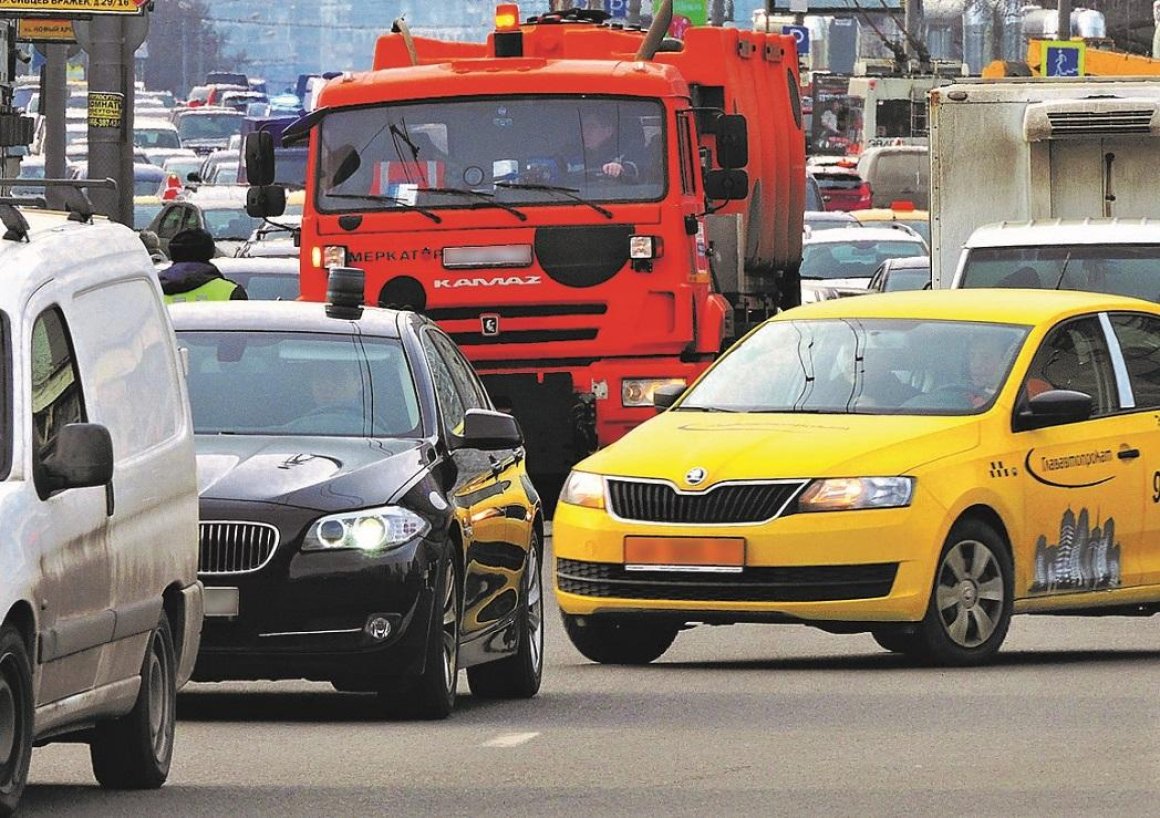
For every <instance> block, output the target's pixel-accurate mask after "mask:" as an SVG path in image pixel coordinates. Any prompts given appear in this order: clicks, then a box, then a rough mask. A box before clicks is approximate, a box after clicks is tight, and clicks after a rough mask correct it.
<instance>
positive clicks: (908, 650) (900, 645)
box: [870, 628, 920, 656]
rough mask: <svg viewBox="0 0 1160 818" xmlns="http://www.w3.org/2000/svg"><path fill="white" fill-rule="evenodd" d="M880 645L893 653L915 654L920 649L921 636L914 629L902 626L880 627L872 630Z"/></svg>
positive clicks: (872, 634) (871, 632)
mask: <svg viewBox="0 0 1160 818" xmlns="http://www.w3.org/2000/svg"><path fill="white" fill-rule="evenodd" d="M870 635H871V636H873V637H874V641H875V642H877V643H878V645H879V647H881V648H883V649H884V650H888V651H890V652H891V653H901V654H902V655H903V656H914V655H915V654H916V653H918V652H919V650H920V637H919V635H918V633H917V632H915V631H914V630H904V629H902V628H879V629H877V630H873V631H870Z"/></svg>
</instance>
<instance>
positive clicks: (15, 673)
mask: <svg viewBox="0 0 1160 818" xmlns="http://www.w3.org/2000/svg"><path fill="white" fill-rule="evenodd" d="M31 759H32V664H31V662H29V661H28V648H27V646H26V645H25V644H24V639H23V638H21V636H20V632H19V631H18V630H16V628H14V627H13V626H11V625H5V626H4V627H3V628H0V815H2V816H8V815H11V814H12V813H13V812H14V811H15V810H16V805H17V804H18V803H19V802H20V794H21V793H22V792H24V783H25V782H26V781H27V780H28V765H29V762H30V761H31Z"/></svg>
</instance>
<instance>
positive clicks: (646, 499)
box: [608, 480, 805, 525]
mask: <svg viewBox="0 0 1160 818" xmlns="http://www.w3.org/2000/svg"><path fill="white" fill-rule="evenodd" d="M804 485H805V481H793V482H785V483H733V484H726V485H722V486H717V487H716V488H712V489H710V490H708V491H706V492H703V493H699V494H682V493H681V492H678V491H677V490H676V489H675V488H674V487H673V486H670V485H668V484H667V483H648V482H642V481H635V480H609V481H608V492H609V498H610V500H611V504H612V513H613V514H615V515H616V516H617V517H620V518H621V519H622V520H640V521H641V522H648V523H685V524H688V523H693V524H697V523H701V524H705V525H714V524H715V525H731V524H732V525H741V524H747V523H761V522H765V521H766V520H772V519H773V518H774V517H776V516H777V515H778V514H780V513H781V510H782V508H784V507H785V504H786V503H787V502H788V501H789V500H790V498H791V497H793V496H794V495H795V494H796V493H797V492H798V490H799V489H800V488H801V487H802V486H804Z"/></svg>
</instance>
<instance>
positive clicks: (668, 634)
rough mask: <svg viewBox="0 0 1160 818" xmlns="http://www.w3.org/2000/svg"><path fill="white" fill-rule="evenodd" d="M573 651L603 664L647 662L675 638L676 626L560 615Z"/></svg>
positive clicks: (666, 647) (638, 663)
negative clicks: (573, 647) (574, 648)
mask: <svg viewBox="0 0 1160 818" xmlns="http://www.w3.org/2000/svg"><path fill="white" fill-rule="evenodd" d="M562 616H563V617H564V630H565V631H566V632H567V634H568V638H569V639H571V640H572V644H573V645H574V646H575V647H576V650H578V651H580V652H581V653H582V654H584V658H586V659H591V660H592V661H593V662H599V663H600V664H603V665H647V664H648V663H649V662H651V661H653V660H654V659H659V658H660V657H661V656H662V655H663V654H664V652H665V651H666V650H668V649H669V646H670V645H672V644H673V640H674V639H676V638H677V631H678V630H679V627H678V626H677V625H671V624H666V623H658V622H642V621H639V620H636V621H634V620H631V619H619V618H617V619H612V618H605V617H599V618H597V617H591V616H572V615H571V614H562Z"/></svg>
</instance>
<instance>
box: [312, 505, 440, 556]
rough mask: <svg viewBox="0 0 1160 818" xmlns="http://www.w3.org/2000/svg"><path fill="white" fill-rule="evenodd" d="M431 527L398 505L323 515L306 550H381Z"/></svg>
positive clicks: (421, 533)
mask: <svg viewBox="0 0 1160 818" xmlns="http://www.w3.org/2000/svg"><path fill="white" fill-rule="evenodd" d="M429 529H430V526H429V525H428V523H427V521H426V520H424V519H423V518H422V517H420V516H419V515H418V514H415V513H414V512H411V511H408V510H407V509H405V508H399V507H398V506H384V507H382V508H370V509H365V510H363V511H351V512H346V513H343V514H332V515H330V516H328V517H323V518H322V519H321V520H319V521H318V522H317V523H315V524H314V525H313V526H311V528H310V531H309V532H307V534H306V538H305V539H304V540H303V542H302V550H303V551H338V550H358V551H377V550H380V549H384V548H391V547H393V546H396V545H402V544H403V543H405V542H407V541H409V540H413V539H414V538H416V537H420V536H422V535H424V534H426V533H427V531H428V530H429Z"/></svg>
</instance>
